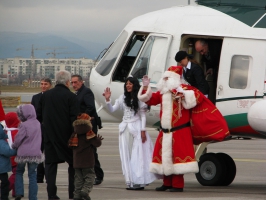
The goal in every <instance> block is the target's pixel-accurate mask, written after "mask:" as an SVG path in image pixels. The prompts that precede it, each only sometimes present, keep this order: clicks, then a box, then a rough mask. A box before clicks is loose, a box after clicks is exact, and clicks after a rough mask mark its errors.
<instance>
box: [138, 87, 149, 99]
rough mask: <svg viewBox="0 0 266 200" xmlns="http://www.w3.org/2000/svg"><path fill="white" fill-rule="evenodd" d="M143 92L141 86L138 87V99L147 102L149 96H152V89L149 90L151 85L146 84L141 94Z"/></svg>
mask: <svg viewBox="0 0 266 200" xmlns="http://www.w3.org/2000/svg"><path fill="white" fill-rule="evenodd" d="M142 92H143V86H141V87H140V89H139V92H138V99H139V100H140V101H142V102H147V101H149V100H150V98H151V96H152V91H151V87H150V86H148V89H147V91H146V93H145V94H142Z"/></svg>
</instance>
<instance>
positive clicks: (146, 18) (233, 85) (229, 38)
mask: <svg viewBox="0 0 266 200" xmlns="http://www.w3.org/2000/svg"><path fill="white" fill-rule="evenodd" d="M201 2H205V1H201ZM256 3H259V2H256ZM239 5H242V1H241V2H240V4H239ZM234 6H235V5H234ZM227 8H228V7H227V5H226V9H227ZM234 9H235V7H233V10H234ZM244 9H246V7H245V8H244ZM264 20H265V19H264ZM258 22H259V21H255V22H254V27H252V26H249V25H246V24H244V23H242V22H241V21H238V20H237V19H235V18H233V17H231V16H229V15H227V14H224V13H222V12H220V11H217V10H215V9H212V8H209V7H205V6H200V5H190V6H176V7H172V8H169V9H164V10H159V11H155V12H151V13H148V14H145V15H142V16H139V17H136V18H134V19H133V20H131V21H130V22H129V23H128V24H127V26H126V27H125V28H124V30H123V31H122V32H121V33H120V35H119V36H118V38H117V39H116V40H115V41H114V43H113V44H112V45H111V46H110V47H109V49H108V50H107V51H106V53H105V55H104V56H103V57H102V59H101V60H100V62H99V63H98V65H97V66H96V67H95V68H93V69H92V71H91V76H90V87H91V89H92V90H93V92H94V94H95V100H96V106H97V108H98V114H99V115H100V116H101V118H102V121H103V122H121V120H122V111H117V112H114V113H109V112H108V110H107V109H106V106H105V98H104V97H103V96H102V93H103V91H104V89H105V88H106V87H109V88H110V89H111V92H112V94H111V100H112V103H114V101H115V99H117V98H118V97H119V96H120V95H122V94H123V93H124V84H125V79H126V78H127V77H128V76H129V75H133V76H134V77H136V78H138V80H139V81H140V83H141V84H142V80H141V78H142V77H143V75H148V76H149V77H150V79H151V83H150V86H151V87H152V90H154V91H156V83H157V82H158V81H159V79H160V78H161V76H162V74H163V73H164V72H165V71H166V70H167V69H168V68H169V67H170V66H176V65H177V63H176V61H175V59H174V58H175V55H176V53H177V52H178V51H180V50H184V51H187V52H188V53H189V54H191V55H192V56H193V57H194V59H195V60H197V61H198V62H200V61H201V57H202V55H200V54H199V53H198V52H196V51H195V48H194V45H193V42H195V40H197V39H199V38H203V39H206V40H208V41H211V40H212V41H214V42H216V43H217V44H218V43H219V44H221V45H220V46H215V48H216V50H217V48H219V49H218V50H219V51H220V53H219V54H220V60H219V68H218V76H217V80H216V78H214V76H213V77H211V76H210V77H207V78H206V79H207V81H208V82H209V86H210V93H209V96H208V97H209V98H210V99H211V100H212V101H213V102H214V103H215V105H216V107H217V108H218V109H219V110H220V112H221V113H222V114H223V116H224V118H225V120H226V122H227V124H228V128H229V130H230V135H231V138H227V139H233V137H239V136H242V137H249V138H252V137H256V138H263V139H266V114H265V113H266V101H265V100H263V99H264V93H265V89H266V88H265V80H266V70H265V69H266V56H265V55H266V29H264V28H255V25H256V23H258ZM201 64H202V66H203V68H204V70H205V71H206V68H205V66H204V63H201ZM146 116H147V126H155V127H158V126H159V124H160V105H157V106H152V107H151V109H150V111H149V112H147V114H146ZM207 145H208V143H202V144H201V145H199V147H198V148H197V150H196V158H197V159H198V160H199V173H197V174H196V178H197V180H198V181H199V183H201V184H202V185H205V186H212V185H220V186H226V185H230V184H231V183H232V181H233V180H234V178H235V175H236V165H235V163H234V161H233V159H232V158H231V157H230V156H229V155H227V154H224V153H216V154H215V153H204V154H203V152H204V151H205V150H204V149H205V147H206V146H207Z"/></svg>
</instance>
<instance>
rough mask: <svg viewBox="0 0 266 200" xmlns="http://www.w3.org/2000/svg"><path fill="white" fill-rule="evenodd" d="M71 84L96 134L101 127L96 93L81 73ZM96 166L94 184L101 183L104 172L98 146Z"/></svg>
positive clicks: (82, 110) (80, 107)
mask: <svg viewBox="0 0 266 200" xmlns="http://www.w3.org/2000/svg"><path fill="white" fill-rule="evenodd" d="M71 84H72V87H73V89H74V90H75V91H76V95H77V97H78V101H79V105H80V106H79V112H80V113H87V114H88V115H89V116H90V117H91V118H92V120H91V123H92V130H93V132H94V133H95V134H97V132H98V127H99V128H101V123H100V118H99V117H98V115H97V112H96V107H95V100H94V94H93V92H92V91H91V89H89V88H87V87H85V85H84V84H83V80H82V77H81V76H80V75H72V77H71ZM94 158H95V166H94V171H95V174H96V178H95V182H94V185H99V184H101V183H102V181H103V177H104V172H103V170H102V168H101V164H100V162H99V160H98V154H97V148H95V147H94Z"/></svg>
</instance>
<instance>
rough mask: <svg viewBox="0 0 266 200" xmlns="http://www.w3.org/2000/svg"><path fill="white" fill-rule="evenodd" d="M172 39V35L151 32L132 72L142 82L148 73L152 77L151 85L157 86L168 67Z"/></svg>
mask: <svg viewBox="0 0 266 200" xmlns="http://www.w3.org/2000/svg"><path fill="white" fill-rule="evenodd" d="M171 41H172V36H171V35H166V34H149V36H148V38H147V39H146V41H145V44H144V45H143V47H142V49H141V52H140V54H139V56H138V58H137V59H136V61H135V63H134V65H133V69H132V71H131V73H130V74H131V75H132V76H134V77H136V78H138V79H139V81H140V82H141V81H142V77H143V76H144V75H148V76H149V77H150V79H151V80H150V82H151V86H152V87H153V86H155V84H156V83H157V82H158V81H159V79H160V78H161V76H162V73H163V72H164V71H165V69H166V61H167V54H168V50H169V46H170V43H171Z"/></svg>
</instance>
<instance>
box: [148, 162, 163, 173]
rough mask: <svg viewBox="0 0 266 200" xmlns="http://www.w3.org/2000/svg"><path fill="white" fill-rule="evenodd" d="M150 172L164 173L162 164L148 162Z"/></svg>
mask: <svg viewBox="0 0 266 200" xmlns="http://www.w3.org/2000/svg"><path fill="white" fill-rule="evenodd" d="M150 172H151V173H154V174H161V175H164V173H163V165H162V164H159V163H151V164H150Z"/></svg>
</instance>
